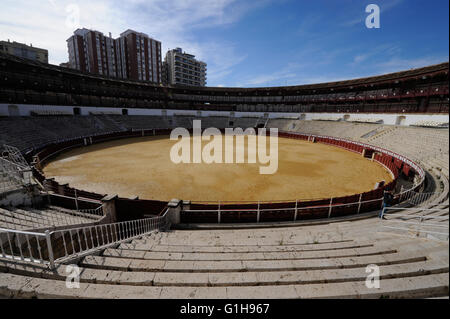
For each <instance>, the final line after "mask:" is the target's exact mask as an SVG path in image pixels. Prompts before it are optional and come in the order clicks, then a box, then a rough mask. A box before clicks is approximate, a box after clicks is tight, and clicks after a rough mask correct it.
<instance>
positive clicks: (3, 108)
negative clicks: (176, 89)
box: [0, 104, 449, 126]
mask: <svg viewBox="0 0 450 319" xmlns="http://www.w3.org/2000/svg"><path fill="white" fill-rule="evenodd" d="M14 105H16V106H17V114H18V115H19V116H30V114H31V112H32V111H41V112H42V111H47V112H51V111H56V112H64V113H73V108H74V107H72V106H58V105H32V104H14ZM8 106H9V104H0V116H11V115H14V114H10V113H11V112H10V111H9V110H8ZM78 108H79V109H80V111H81V115H89V113H90V112H105V113H114V114H122V109H121V108H111V107H88V106H79V107H78ZM127 110H128V115H164V114H167V115H168V116H172V115H174V114H177V115H183V114H185V115H190V116H200V115H201V116H226V117H229V116H230V113H234V116H235V117H255V118H256V117H263V116H264V114H265V113H264V112H228V111H196V110H172V109H167V110H162V109H138V108H127ZM163 111H164V112H163ZM268 116H269V118H271V119H274V118H291V119H296V118H300V117H301V116H302V117H304V119H305V120H313V119H317V118H324V117H333V118H337V117H339V118H344V116H345V117H346V119H347V120H348V121H351V120H352V119H355V118H367V119H369V118H370V119H380V120H382V121H383V124H387V125H396V124H397V120H398V117H399V116H404V117H405V119H404V121H403V122H402V125H406V126H407V125H411V124H414V123H416V122H418V121H424V120H426V121H436V122H448V121H449V116H448V114H406V113H402V114H391V113H387V114H383V113H277V112H270V113H268Z"/></svg>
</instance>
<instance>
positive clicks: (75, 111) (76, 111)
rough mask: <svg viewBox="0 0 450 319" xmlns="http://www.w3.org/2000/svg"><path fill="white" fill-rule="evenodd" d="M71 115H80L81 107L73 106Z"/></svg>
mask: <svg viewBox="0 0 450 319" xmlns="http://www.w3.org/2000/svg"><path fill="white" fill-rule="evenodd" d="M73 115H81V109H80V108H79V107H74V108H73Z"/></svg>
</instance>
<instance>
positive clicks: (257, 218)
mask: <svg viewBox="0 0 450 319" xmlns="http://www.w3.org/2000/svg"><path fill="white" fill-rule="evenodd" d="M256 222H257V223H259V201H258V211H257V213H256Z"/></svg>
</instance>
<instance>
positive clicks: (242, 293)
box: [0, 273, 449, 299]
mask: <svg viewBox="0 0 450 319" xmlns="http://www.w3.org/2000/svg"><path fill="white" fill-rule="evenodd" d="M448 281H449V275H448V273H443V274H431V275H424V276H415V277H408V278H393V279H384V280H383V281H382V284H381V283H380V288H379V289H376V288H372V289H370V288H367V287H366V285H365V282H364V281H356V282H340V283H325V284H306V285H283V286H256V287H253V286H249V287H154V286H151V287H149V286H128V285H107V284H90V283H80V287H79V288H78V289H69V288H67V287H66V282H65V281H58V280H51V279H41V278H30V277H24V276H19V275H14V274H9V273H0V296H2V297H6V298H124V299H126V298H139V299H142V298H161V299H177V298H189V299H210V298H214V299H231V298H239V299H249V298H250V299H255V298H256V299H273V298H285V299H287V298H424V297H426V298H430V297H442V296H447V295H448Z"/></svg>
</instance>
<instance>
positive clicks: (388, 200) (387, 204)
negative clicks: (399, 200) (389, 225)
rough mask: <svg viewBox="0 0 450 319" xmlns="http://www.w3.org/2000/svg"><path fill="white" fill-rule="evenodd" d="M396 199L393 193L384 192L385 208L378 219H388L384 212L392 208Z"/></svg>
mask: <svg viewBox="0 0 450 319" xmlns="http://www.w3.org/2000/svg"><path fill="white" fill-rule="evenodd" d="M393 199H394V195H392V192H391V191H384V193H383V208H382V209H381V211H380V214H378V217H379V218H381V219H386V217H384V216H383V211H384V209H385V208H386V207H390V206H392V201H393Z"/></svg>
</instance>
